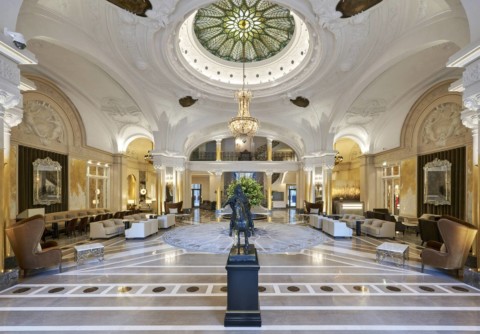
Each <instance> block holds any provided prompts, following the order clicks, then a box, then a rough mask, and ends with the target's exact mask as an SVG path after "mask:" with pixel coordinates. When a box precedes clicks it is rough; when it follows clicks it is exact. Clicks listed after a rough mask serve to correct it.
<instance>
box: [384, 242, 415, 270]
mask: <svg viewBox="0 0 480 334" xmlns="http://www.w3.org/2000/svg"><path fill="white" fill-rule="evenodd" d="M386 257H390V258H391V259H392V261H393V263H395V264H396V265H397V266H399V265H400V264H401V265H402V266H405V259H408V245H404V244H397V243H394V242H384V243H383V244H381V245H380V246H378V247H377V262H378V263H380V262H381V261H383V260H384V259H385V258H386Z"/></svg>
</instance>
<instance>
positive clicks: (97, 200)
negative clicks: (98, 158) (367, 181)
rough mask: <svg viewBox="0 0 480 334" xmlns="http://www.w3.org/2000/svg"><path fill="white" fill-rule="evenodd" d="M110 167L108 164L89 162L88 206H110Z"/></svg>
mask: <svg viewBox="0 0 480 334" xmlns="http://www.w3.org/2000/svg"><path fill="white" fill-rule="evenodd" d="M109 177H110V167H109V166H108V164H101V163H97V164H89V165H88V167H87V182H88V185H87V187H88V189H87V193H88V207H89V208H108V207H109V204H110V203H109V201H110V198H109V197H108V189H109Z"/></svg>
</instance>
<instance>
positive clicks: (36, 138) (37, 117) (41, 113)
mask: <svg viewBox="0 0 480 334" xmlns="http://www.w3.org/2000/svg"><path fill="white" fill-rule="evenodd" d="M25 77H26V78H28V79H29V80H32V81H33V82H34V83H35V85H36V87H37V89H36V90H34V91H27V92H24V93H23V106H24V113H23V120H22V123H20V125H19V126H18V127H15V128H13V129H12V139H13V140H15V141H17V142H20V143H23V144H26V145H28V146H33V147H39V148H42V149H46V148H48V149H49V150H55V151H58V152H62V153H68V152H69V151H70V148H72V147H77V148H79V147H82V146H83V147H84V146H86V144H85V143H86V135H85V127H84V124H83V121H82V118H81V116H80V114H79V112H78V110H77V108H76V107H75V105H74V104H73V103H72V101H71V100H70V99H69V98H68V96H67V95H66V94H65V93H63V92H62V91H61V90H60V89H59V88H58V87H57V86H56V85H55V84H53V83H52V82H51V81H49V80H47V79H45V78H41V77H38V76H34V75H28V74H26V75H25Z"/></svg>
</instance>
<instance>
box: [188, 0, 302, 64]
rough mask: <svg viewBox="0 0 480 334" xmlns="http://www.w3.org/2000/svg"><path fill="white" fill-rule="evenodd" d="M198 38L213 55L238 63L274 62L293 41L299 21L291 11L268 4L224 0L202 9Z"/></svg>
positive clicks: (196, 27)
mask: <svg viewBox="0 0 480 334" xmlns="http://www.w3.org/2000/svg"><path fill="white" fill-rule="evenodd" d="M193 27H194V31H195V35H196V36H197V39H198V41H199V42H200V44H202V46H203V47H204V48H205V49H207V50H208V51H209V52H210V53H212V54H214V55H215V56H217V57H220V58H222V59H225V60H229V61H234V62H252V61H259V60H263V59H267V58H270V57H272V56H274V55H275V54H277V53H278V52H280V51H281V50H282V49H283V48H284V47H285V46H286V45H287V44H288V43H289V42H290V40H291V38H292V36H293V33H294V31H295V20H294V18H293V16H292V15H291V14H290V11H289V10H288V9H286V8H283V7H281V6H279V5H275V4H273V3H271V2H269V1H264V0H256V1H252V0H221V1H218V2H215V3H213V4H211V5H209V6H207V7H204V8H200V9H199V10H198V12H197V14H196V15H195V20H194V23H193Z"/></svg>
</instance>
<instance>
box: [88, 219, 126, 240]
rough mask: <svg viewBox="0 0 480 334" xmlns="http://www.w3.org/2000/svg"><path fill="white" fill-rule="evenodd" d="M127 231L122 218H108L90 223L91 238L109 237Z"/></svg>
mask: <svg viewBox="0 0 480 334" xmlns="http://www.w3.org/2000/svg"><path fill="white" fill-rule="evenodd" d="M124 233H125V225H124V223H123V220H122V219H115V218H112V219H107V220H101V221H98V222H93V223H90V239H109V238H112V237H115V236H117V235H121V234H124Z"/></svg>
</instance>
